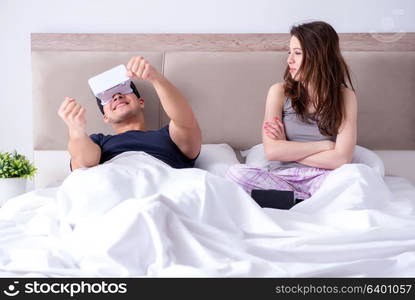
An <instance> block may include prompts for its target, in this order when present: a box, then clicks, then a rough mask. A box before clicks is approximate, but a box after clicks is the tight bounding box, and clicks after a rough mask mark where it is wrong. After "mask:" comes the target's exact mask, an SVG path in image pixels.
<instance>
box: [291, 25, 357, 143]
mask: <svg viewBox="0 0 415 300" xmlns="http://www.w3.org/2000/svg"><path fill="white" fill-rule="evenodd" d="M290 34H291V36H295V37H296V38H297V39H298V40H299V41H300V44H301V47H302V52H303V59H302V62H301V66H300V68H299V70H298V74H299V77H298V81H295V80H294V79H293V77H292V76H291V74H290V68H289V66H287V69H286V70H285V73H284V81H285V83H284V92H285V96H286V97H289V98H290V99H291V101H292V107H293V109H294V110H295V112H296V113H297V114H298V115H299V116H300V119H301V120H303V121H307V122H308V121H309V120H315V121H316V122H317V125H318V128H319V130H320V132H321V133H322V134H323V135H326V136H335V135H337V132H338V130H339V127H340V125H341V123H342V121H343V117H344V99H343V94H342V88H343V87H347V86H348V85H347V83H346V79H347V82H348V83H349V84H350V87H351V88H352V90H353V91H354V88H353V84H352V81H351V79H350V72H349V68H348V66H347V64H346V62H345V61H344V58H343V56H342V54H341V52H340V46H339V36H338V35H337V33H336V31H335V30H334V29H333V27H331V26H330V25H329V24H327V23H325V22H322V21H316V22H310V23H304V24H301V25H298V26H293V27H292V28H291V31H290ZM310 85H311V87H312V89H313V91H314V94H313V95H309V93H308V91H309V89H308V88H309V86H310ZM311 97H312V98H311ZM311 103H313V105H314V107H315V112H314V113H313V114H311V115H310V114H309V113H307V107H308V105H309V104H311Z"/></svg>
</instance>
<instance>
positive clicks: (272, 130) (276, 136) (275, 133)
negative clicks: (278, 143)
mask: <svg viewBox="0 0 415 300" xmlns="http://www.w3.org/2000/svg"><path fill="white" fill-rule="evenodd" d="M263 130H264V133H265V134H266V135H267V136H268V137H269V138H270V139H273V140H286V139H287V138H286V136H285V129H284V124H283V123H282V122H281V121H280V119H279V118H277V117H275V118H274V121H273V122H264V126H263Z"/></svg>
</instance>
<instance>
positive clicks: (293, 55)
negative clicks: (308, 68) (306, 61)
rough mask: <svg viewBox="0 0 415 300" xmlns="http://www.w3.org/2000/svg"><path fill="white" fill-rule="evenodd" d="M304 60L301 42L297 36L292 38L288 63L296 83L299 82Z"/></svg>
mask: <svg viewBox="0 0 415 300" xmlns="http://www.w3.org/2000/svg"><path fill="white" fill-rule="evenodd" d="M302 60H303V49H302V48H301V44H300V41H299V40H298V39H297V38H296V37H295V36H292V37H291V39H290V49H289V50H288V58H287V63H288V66H289V68H290V74H291V77H292V78H293V79H294V80H296V81H298V77H299V76H298V69H299V68H300V66H301V62H302Z"/></svg>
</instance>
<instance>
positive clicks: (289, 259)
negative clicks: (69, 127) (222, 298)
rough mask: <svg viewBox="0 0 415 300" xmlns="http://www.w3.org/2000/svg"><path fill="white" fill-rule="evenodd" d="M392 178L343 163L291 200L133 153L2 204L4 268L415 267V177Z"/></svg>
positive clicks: (26, 271)
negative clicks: (271, 204)
mask: <svg viewBox="0 0 415 300" xmlns="http://www.w3.org/2000/svg"><path fill="white" fill-rule="evenodd" d="M137 169H140V170H141V171H140V172H137ZM178 179H180V180H178ZM143 182H145V183H146V185H145V188H143V185H141V184H140V183H143ZM160 182H162V183H163V184H161V185H160ZM385 182H386V184H387V185H385V184H384V182H383V180H382V178H380V176H378V175H377V174H376V173H374V172H373V170H371V169H370V168H368V167H366V166H363V165H350V166H344V167H342V168H339V169H338V170H335V171H334V172H332V174H331V175H330V176H328V177H327V180H326V181H325V183H324V184H323V186H322V188H321V189H320V190H319V191H318V192H317V193H316V194H315V195H314V196H313V197H312V198H310V199H308V200H307V201H304V202H303V203H301V204H299V205H297V206H295V207H294V208H293V209H292V210H290V211H280V210H273V209H261V208H260V207H258V206H257V205H256V204H255V202H254V201H252V199H250V197H249V196H248V195H246V193H245V192H244V191H243V190H242V189H241V188H240V187H238V186H237V185H236V184H234V183H231V182H229V181H227V180H225V179H223V178H220V177H217V176H214V175H211V174H209V173H207V172H205V171H202V170H197V169H188V170H176V169H172V168H170V167H168V166H167V165H165V164H164V163H161V162H160V161H158V160H156V159H154V158H152V157H151V156H148V155H146V154H144V153H126V154H125V155H120V156H118V157H117V158H116V159H113V161H112V162H111V163H109V164H104V165H102V166H99V167H97V168H92V169H89V170H82V171H79V172H78V171H76V172H74V173H73V174H71V176H70V177H68V178H67V179H66V180H65V182H64V184H63V185H62V186H61V187H60V188H49V189H43V190H36V191H33V192H30V193H27V194H25V195H22V196H19V197H16V198H14V199H11V200H10V201H9V202H8V203H7V204H6V205H5V206H4V207H2V208H1V209H0V270H1V273H0V275H2V276H52V277H53V276H75V277H76V276H105V277H107V276H110V277H112V276H115V277H116V276H167V277H170V276H172V277H174V276H179V277H182V276H185V277H187V276H272V277H274V276H275V277H347V276H353V277H369V276H371V277H378V276H379V277H406V276H415V188H414V187H413V186H412V185H411V184H410V183H409V181H407V180H405V179H402V178H396V177H386V178H385ZM91 186H94V187H97V186H99V187H100V188H99V189H94V188H91ZM138 186H139V187H140V188H137V187H138Z"/></svg>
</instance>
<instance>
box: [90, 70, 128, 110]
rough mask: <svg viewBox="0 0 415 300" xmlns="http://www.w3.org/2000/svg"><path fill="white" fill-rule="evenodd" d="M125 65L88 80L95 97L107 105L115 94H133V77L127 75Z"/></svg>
mask: <svg viewBox="0 0 415 300" xmlns="http://www.w3.org/2000/svg"><path fill="white" fill-rule="evenodd" d="M126 73H127V69H126V68H125V66H124V65H119V66H117V67H115V68H112V69H110V70H108V71H105V72H103V73H101V74H98V75H96V76H94V77H91V78H90V79H89V80H88V84H89V87H90V88H91V90H92V92H93V93H94V95H95V97H97V98H98V99H99V100H101V104H102V105H105V104H107V103H108V102H110V101H111V100H112V97H113V96H114V95H115V94H131V93H132V92H133V90H132V88H131V78H129V77H128V76H127V75H126Z"/></svg>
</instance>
